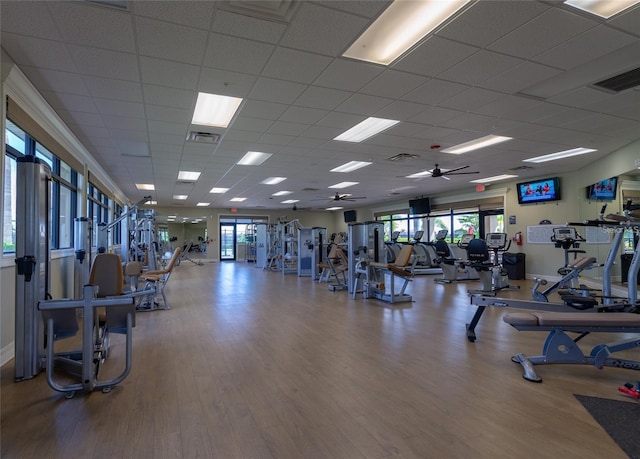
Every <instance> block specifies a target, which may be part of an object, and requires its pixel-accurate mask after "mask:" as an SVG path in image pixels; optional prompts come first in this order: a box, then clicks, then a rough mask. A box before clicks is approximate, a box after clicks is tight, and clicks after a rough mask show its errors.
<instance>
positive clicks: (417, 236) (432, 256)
mask: <svg viewBox="0 0 640 459" xmlns="http://www.w3.org/2000/svg"><path fill="white" fill-rule="evenodd" d="M423 237H424V231H422V230H419V231H416V232H415V233H414V235H413V242H411V244H412V245H413V252H414V254H415V257H416V263H415V264H414V267H413V273H414V274H442V267H441V266H440V263H439V262H438V255H437V253H436V249H435V244H434V243H432V242H422V238H423ZM387 261H389V260H387Z"/></svg>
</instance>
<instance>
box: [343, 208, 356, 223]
mask: <svg viewBox="0 0 640 459" xmlns="http://www.w3.org/2000/svg"><path fill="white" fill-rule="evenodd" d="M356 221H358V216H357V215H356V211H355V210H345V211H344V222H345V223H353V222H356Z"/></svg>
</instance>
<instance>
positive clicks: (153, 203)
mask: <svg viewBox="0 0 640 459" xmlns="http://www.w3.org/2000/svg"><path fill="white" fill-rule="evenodd" d="M147 205H148V206H157V205H158V201H149V202H147Z"/></svg>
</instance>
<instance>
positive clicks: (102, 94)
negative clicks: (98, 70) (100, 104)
mask: <svg viewBox="0 0 640 459" xmlns="http://www.w3.org/2000/svg"><path fill="white" fill-rule="evenodd" d="M83 80H84V84H85V85H86V87H87V89H88V90H89V92H90V93H91V95H92V96H93V97H99V98H101V99H117V100H126V101H129V102H142V86H141V85H140V83H138V82H133V81H123V80H119V79H114V78H101V77H94V76H84V77H83Z"/></svg>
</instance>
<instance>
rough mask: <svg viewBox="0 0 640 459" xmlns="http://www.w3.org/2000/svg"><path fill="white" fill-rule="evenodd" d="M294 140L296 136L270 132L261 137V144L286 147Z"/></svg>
mask: <svg viewBox="0 0 640 459" xmlns="http://www.w3.org/2000/svg"><path fill="white" fill-rule="evenodd" d="M270 131H271V130H270ZM293 139H295V137H294V136H290V135H282V134H272V133H271V132H268V133H266V134H263V135H261V136H260V140H259V142H260V143H264V144H266V145H277V146H285V145H289V144H290V143H291V141H292V140H293Z"/></svg>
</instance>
